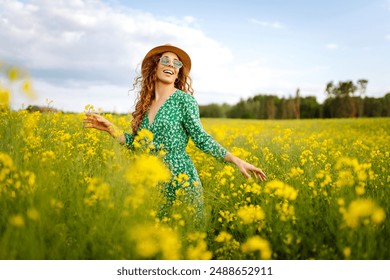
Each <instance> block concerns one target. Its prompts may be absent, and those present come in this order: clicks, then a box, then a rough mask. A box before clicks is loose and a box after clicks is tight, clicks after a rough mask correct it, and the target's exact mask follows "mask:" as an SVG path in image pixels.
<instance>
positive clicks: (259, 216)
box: [237, 204, 265, 224]
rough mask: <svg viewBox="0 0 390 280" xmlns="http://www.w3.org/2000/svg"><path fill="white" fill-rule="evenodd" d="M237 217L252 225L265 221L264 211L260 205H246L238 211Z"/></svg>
mask: <svg viewBox="0 0 390 280" xmlns="http://www.w3.org/2000/svg"><path fill="white" fill-rule="evenodd" d="M237 217H239V218H240V219H241V221H242V222H243V223H244V224H251V223H254V222H258V221H261V220H264V219H265V213H264V210H263V209H262V208H261V207H260V206H259V205H253V204H250V205H244V206H242V207H240V208H239V209H238V210H237Z"/></svg>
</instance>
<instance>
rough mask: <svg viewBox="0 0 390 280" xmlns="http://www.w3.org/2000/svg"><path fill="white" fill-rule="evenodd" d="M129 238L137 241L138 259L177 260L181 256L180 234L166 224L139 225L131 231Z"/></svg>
mask: <svg viewBox="0 0 390 280" xmlns="http://www.w3.org/2000/svg"><path fill="white" fill-rule="evenodd" d="M129 239H130V240H131V241H133V242H134V243H135V246H134V247H135V252H136V254H137V256H136V259H139V258H141V259H162V260H177V259H180V258H181V242H180V239H179V235H178V234H177V232H176V231H174V230H173V229H172V228H170V227H168V226H164V225H159V226H158V227H156V226H154V225H150V224H147V225H141V224H139V225H137V226H135V227H134V228H132V229H130V231H129Z"/></svg>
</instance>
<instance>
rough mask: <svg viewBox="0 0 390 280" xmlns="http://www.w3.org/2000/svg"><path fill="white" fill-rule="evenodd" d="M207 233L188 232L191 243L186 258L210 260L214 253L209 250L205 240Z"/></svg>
mask: <svg viewBox="0 0 390 280" xmlns="http://www.w3.org/2000/svg"><path fill="white" fill-rule="evenodd" d="M205 238H206V233H204V232H192V233H189V234H188V237H187V239H188V240H189V242H190V245H189V246H187V250H186V259H188V260H210V259H211V258H212V256H213V255H212V253H211V252H210V251H208V250H207V243H206V241H205Z"/></svg>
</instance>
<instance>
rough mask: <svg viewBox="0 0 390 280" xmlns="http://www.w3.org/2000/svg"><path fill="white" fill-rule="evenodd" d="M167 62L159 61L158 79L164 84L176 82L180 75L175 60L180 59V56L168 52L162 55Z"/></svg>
mask: <svg viewBox="0 0 390 280" xmlns="http://www.w3.org/2000/svg"><path fill="white" fill-rule="evenodd" d="M161 57H162V58H163V60H165V63H164V64H163V63H161V61H159V62H158V63H157V80H158V81H160V82H162V83H164V84H174V83H175V80H176V79H177V77H178V75H179V71H180V69H178V68H175V66H174V63H173V62H174V60H177V61H178V60H179V57H178V56H177V55H176V54H174V53H172V52H166V53H163V54H162V55H161Z"/></svg>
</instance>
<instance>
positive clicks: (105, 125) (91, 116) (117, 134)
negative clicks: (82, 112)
mask: <svg viewBox="0 0 390 280" xmlns="http://www.w3.org/2000/svg"><path fill="white" fill-rule="evenodd" d="M86 116H87V118H86V119H84V120H83V122H84V123H85V124H86V125H84V127H85V128H94V129H97V130H102V131H106V132H107V133H108V134H110V135H111V136H112V137H113V138H115V139H116V140H118V141H119V143H121V144H125V143H126V137H125V133H123V131H121V130H120V129H119V128H118V127H117V126H115V125H114V124H113V123H111V122H110V121H109V120H107V119H106V118H104V117H102V116H100V115H98V114H95V113H86Z"/></svg>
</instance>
